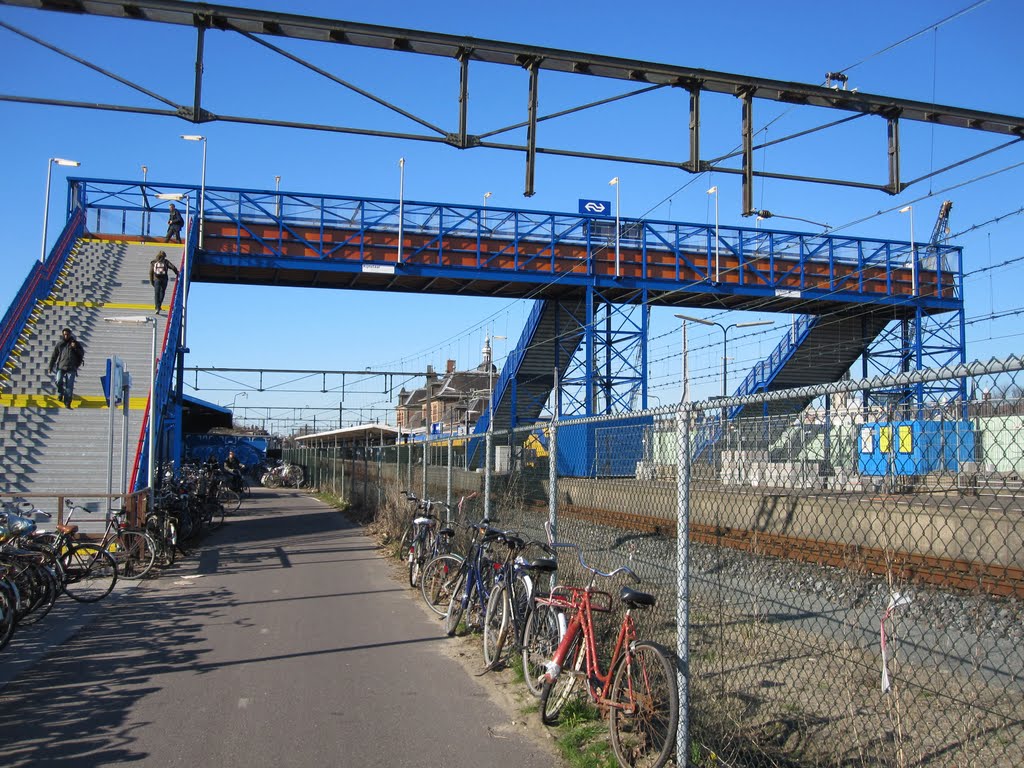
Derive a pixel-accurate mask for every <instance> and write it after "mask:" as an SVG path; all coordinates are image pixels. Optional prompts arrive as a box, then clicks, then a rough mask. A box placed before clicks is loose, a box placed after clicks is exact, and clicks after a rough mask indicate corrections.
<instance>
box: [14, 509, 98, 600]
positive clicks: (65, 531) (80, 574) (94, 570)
mask: <svg viewBox="0 0 1024 768" xmlns="http://www.w3.org/2000/svg"><path fill="white" fill-rule="evenodd" d="M65 506H66V507H68V510H69V512H68V516H67V520H66V521H65V523H64V524H63V525H57V526H56V533H43V534H36V535H35V536H34V537H32V538H31V539H30V540H29V541H31V542H35V543H43V544H46V545H47V546H49V547H50V549H52V551H53V553H54V555H55V556H56V559H57V560H59V569H58V572H57V577H58V579H59V581H60V582H61V583H60V586H61V589H62V590H63V591H64V593H65V594H67V596H68V597H70V598H71V599H72V600H77V601H78V602H80V603H95V602H97V601H98V600H102V599H103V598H104V597H106V596H107V595H109V594H110V593H111V591H112V590H113V589H114V585H115V584H116V583H117V563H116V562H115V560H114V557H113V555H111V554H110V553H109V552H107V551H106V549H104V548H103V547H102V546H101V545H99V544H96V543H93V542H88V541H79V540H78V539H77V538H76V536H77V534H78V526H77V525H71V524H70V522H71V518H72V516H73V515H74V513H75V510H76V509H82V507H75V505H74V503H73V502H72V501H71V500H70V499H68V500H67V501H65Z"/></svg>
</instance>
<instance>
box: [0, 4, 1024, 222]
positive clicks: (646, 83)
mask: <svg viewBox="0 0 1024 768" xmlns="http://www.w3.org/2000/svg"><path fill="white" fill-rule="evenodd" d="M0 5H12V6H24V7H29V8H35V9H39V10H44V11H64V12H71V13H77V14H89V15H95V16H102V17H108V18H119V19H130V20H134V21H141V22H155V23H160V24H169V25H177V26H188V27H193V28H194V29H195V30H196V46H195V72H196V75H195V80H194V87H193V92H192V96H191V103H190V104H186V103H182V102H180V101H178V100H175V99H173V98H169V97H167V96H164V95H162V94H158V93H156V92H154V91H153V90H151V89H149V88H146V87H144V86H142V85H140V84H137V83H134V82H132V81H131V80H130V79H128V78H127V77H125V76H122V75H119V74H116V73H113V72H109V71H107V70H105V69H103V68H102V67H99V66H97V65H96V64H93V63H90V62H88V61H86V60H84V59H82V58H81V57H78V56H76V55H74V54H72V53H70V52H67V51H64V50H62V49H61V48H59V47H58V46H56V45H53V44H51V43H48V42H46V41H43V40H41V39H39V38H37V37H35V36H33V35H31V34H29V33H28V32H25V31H23V30H21V29H18V28H16V27H14V26H12V25H10V24H7V23H5V22H0V27H2V28H4V29H6V30H7V31H9V32H11V33H13V34H16V35H19V36H21V37H23V38H25V39H27V40H30V41H31V42H34V43H36V44H38V45H41V46H43V47H46V48H48V49H50V50H51V51H53V52H54V53H56V54H58V55H60V56H64V57H66V58H69V59H71V60H72V61H75V62H76V63H78V64H80V65H82V66H85V67H87V68H89V69H91V70H92V71H94V72H98V73H99V74H101V75H103V76H106V77H108V78H111V79H113V80H115V81H116V82H118V83H120V84H121V85H124V86H126V87H127V88H129V89H131V90H132V91H133V92H134V93H136V94H139V93H141V94H143V95H144V96H146V97H148V98H150V99H152V100H153V102H154V103H155V104H156V106H139V105H134V104H106V103H101V102H99V101H97V100H88V99H86V100H82V101H72V100H67V99H55V98H52V97H45V96H27V95H16V94H0V101H9V102H17V103H25V104H45V105H50V106H63V107H76V108H83V109H98V110H108V111H117V112H126V113H136V114H147V115H157V116H166V117H173V118H176V119H181V120H186V121H188V122H190V123H197V124H198V123H206V122H214V121H223V122H233V123H247V124H250V125H264V126H276V127H286V128H302V129H308V130H316V131H329V132H336V133H347V134H358V135H368V136H377V137H387V138H398V139H407V140H414V141H424V142H433V143H440V144H446V145H449V146H452V147H455V148H458V149H475V148H489V149H500V150H506V151H515V152H523V153H524V154H525V158H526V178H525V187H524V194H525V195H526V196H527V197H529V196H532V195H533V194H534V192H535V168H536V158H537V156H538V155H541V154H549V155H557V156H565V157H577V158H586V159H595V160H606V161H614V162H617V163H631V164H639V165H649V166H661V167H666V168H675V169H678V170H683V171H686V172H689V173H703V172H705V171H714V172H716V173H725V174H733V175H739V176H740V177H741V179H742V206H741V211H742V213H743V215H745V216H749V215H753V214H754V213H756V212H757V211H755V209H754V205H753V200H754V188H753V186H754V179H755V178H757V177H760V178H774V179H781V180H787V181H798V182H814V183H823V184H832V185H840V186H847V187H855V188H861V189H869V190H876V191H882V192H886V193H888V194H890V195H895V194H898V193H900V192H901V191H903V190H904V189H906V188H907V187H909V186H911V185H913V184H917V183H919V182H921V181H924V180H926V179H929V178H932V177H934V176H936V175H938V174H941V173H944V172H945V171H947V170H950V169H952V168H955V167H957V166H959V165H962V164H963V163H964V162H966V161H968V160H974V159H977V158H979V157H981V156H983V155H986V154H989V153H991V152H995V151H998V150H1000V149H1002V148H1004V147H1006V146H1009V145H1010V144H1013V143H1016V142H1018V141H1020V140H1021V139H1022V138H1024V118H1021V117H1015V116H1009V115H1001V114H996V113H991V112H984V111H980V110H972V109H964V108H961V107H951V106H942V105H938V104H930V103H926V102H918V101H913V100H908V99H900V98H893V97H889V96H880V95H876V94H869V93H864V92H858V91H856V90H850V91H847V90H845V89H843V90H839V89H837V88H833V87H827V86H822V85H809V84H802V83H794V82H788V81H781V80H771V79H767V78H760V77H751V76H746V75H736V74H730V73H724V72H715V71H710V70H704V69H695V68H690V67H681V66H675V65H669V64H660V63H656V62H648V61H641V60H634V59H625V58H619V57H612V56H601V55H596V54H589V53H581V52H576V51H566V50H560V49H554V48H545V47H540V46H533V45H525V44H518V43H506V42H500V41H495V40H487V39H483V38H473V37H461V36H456V35H448V34H443V33H433V32H424V31H420V30H412V29H402V28H397V27H384V26H378V25H372V24H359V23H353V22H347V21H341V20H333V19H325V18H318V17H310V16H300V15H297V14H289V13H278V12H271V11H261V10H254V9H247V8H237V7H232V6H223V5H215V4H207V3H203V4H199V5H197V4H196V3H193V2H185V1H184V0H138V1H137V2H131V3H125V2H122V1H121V0H0ZM208 31H214V32H218V31H219V32H229V33H234V34H236V35H239V36H242V37H244V38H246V39H247V40H249V41H251V42H252V43H254V44H256V45H259V46H262V47H263V48H265V49H267V50H269V51H271V52H273V53H274V54H276V55H278V56H280V57H281V58H283V59H287V60H289V61H291V62H292V63H294V64H298V65H299V66H302V67H305V68H306V69H307V70H309V71H311V72H312V73H314V74H315V75H317V76H320V77H323V78H326V79H327V80H329V81H331V82H332V83H334V84H336V85H339V86H341V87H343V88H346V89H348V90H349V91H352V92H353V93H356V94H358V95H359V96H360V97H362V98H365V99H366V100H368V101H371V102H373V103H374V104H376V105H378V106H381V107H384V108H385V111H386V112H388V113H390V115H399V116H400V117H401V118H402V119H403V120H406V121H408V122H409V123H410V124H411V125H412V126H413V129H414V130H415V131H419V132H413V131H396V130H392V129H390V128H389V129H385V128H383V127H373V126H370V127H362V126H360V127H357V126H342V125H330V124H323V123H313V122H304V121H302V120H296V119H294V116H293V115H291V114H289V115H288V119H284V118H267V117H264V116H262V112H260V116H256V115H229V114H223V113H218V112H216V111H214V110H211V109H208V108H207V107H205V106H204V105H203V86H204V58H205V52H206V47H207V45H208V44H209V42H210V40H209V39H208V36H207V34H206V33H207V32H208ZM273 38H285V39H289V38H290V39H298V40H306V41H315V42H320V43H329V44H336V45H345V46H351V47H354V48H357V49H360V48H369V49H377V50H386V51H393V52H399V53H405V54H419V55H427V56H435V57H443V58H448V59H451V60H453V61H455V62H457V64H458V67H459V89H458V97H457V98H458V104H457V105H456V106H457V109H456V113H457V114H458V125H457V126H448V127H441V126H439V125H435V124H434V123H433V122H431V121H430V120H428V119H426V118H424V117H422V116H419V115H416V114H414V113H413V112H411V111H410V110H406V109H403V108H402V107H400V106H398V105H397V104H393V103H391V102H389V101H388V100H386V99H385V98H383V97H381V96H378V95H376V94H374V93H372V92H370V91H369V90H367V89H364V88H361V87H360V86H359V85H357V84H355V83H353V82H350V81H348V80H346V79H344V78H342V77H339V76H338V75H336V74H334V73H332V72H329V71H327V70H326V69H324V68H322V67H320V66H318V65H315V64H313V63H311V62H309V61H306V60H304V59H302V58H300V57H299V56H297V55H296V54H294V53H292V52H289V51H287V50H285V49H283V48H281V47H279V46H278V45H275V44H273V43H271V42H270V39H273ZM131 63H132V62H126V64H131ZM474 63H486V64H492V65H503V66H511V67H515V68H519V69H523V70H525V71H526V73H527V83H526V88H527V94H528V98H527V109H526V114H525V115H524V119H523V120H522V121H521V122H518V123H515V124H512V125H507V126H496V127H491V128H489V129H486V130H482V131H477V132H472V131H470V113H469V104H470V101H469V80H470V66H471V64H474ZM416 65H417V62H413V63H412V67H410V71H411V72H415V67H416ZM139 66H147V65H146V64H145V63H140V65H139ZM371 66H372V64H371ZM548 71H551V72H558V73H564V74H572V75H585V76H587V77H598V78H603V79H609V80H615V81H624V82H628V83H631V84H639V85H638V87H633V88H632V89H631V90H629V91H626V92H624V93H621V94H618V95H614V96H611V97H608V98H603V99H600V100H599V101H595V102H591V103H587V104H581V105H577V106H574V107H571V108H568V109H564V110H560V111H559V112H556V113H553V114H549V115H543V114H540V112H539V98H540V93H541V81H540V75H541V73H542V72H548ZM486 72H487V70H486V68H484V74H486ZM664 88H673V89H679V90H680V91H683V92H685V93H686V95H687V98H688V102H689V157H688V158H686V159H680V158H678V157H669V158H658V157H635V156H623V155H620V154H616V153H615V152H614V151H611V150H605V151H602V152H584V151H581V150H577V149H574V148H572V147H547V146H543V145H541V144H539V142H538V133H539V128H540V126H541V124H542V123H544V122H545V121H550V120H555V119H558V118H562V117H565V116H567V115H572V114H576V113H580V112H583V111H586V110H592V109H595V108H598V107H601V106H604V105H606V104H609V103H612V102H616V101H621V100H624V99H633V100H635V101H636V106H637V109H638V110H640V109H642V107H643V103H642V101H639V100H638V97H641V96H643V95H644V94H647V93H650V92H652V91H656V90H659V89H664ZM704 94H720V95H727V96H731V97H733V98H736V99H739V100H741V102H742V103H741V124H740V127H739V130H738V134H739V137H740V142H739V144H740V146H741V149H740V150H739V151H738V152H735V153H729V154H726V155H723V156H720V157H716V158H710V159H705V158H702V156H701V155H702V151H701V131H700V126H701V110H702V96H703V95H704ZM435 101H436V100H435ZM759 101H760V102H777V103H783V104H787V105H791V106H792V107H793V108H815V107H817V108H825V109H833V110H839V111H840V112H843V113H846V114H845V116H843V117H841V118H839V119H837V120H834V121H831V122H828V123H825V124H822V125H818V126H816V127H813V128H810V129H808V130H802V131H799V132H797V133H795V134H792V135H790V136H785V137H780V138H777V139H773V140H772V142H771V144H772V145H778V144H781V143H783V142H788V141H793V140H796V139H799V138H801V137H803V136H806V135H808V134H811V133H815V132H818V131H824V130H829V129H832V128H835V127H837V126H839V125H842V124H845V123H847V122H850V121H855V120H858V119H860V118H862V117H875V118H877V119H880V120H883V121H884V123H885V129H886V146H885V152H886V163H887V167H888V179H887V180H886V181H885V182H884V183H883V182H870V181H864V180H856V179H847V178H828V177H814V176H805V175H801V174H797V173H786V172H768V171H764V170H758V169H756V168H755V164H754V152H755V151H756V150H758V149H761V148H762V146H764V145H758V144H755V143H754V135H755V132H756V131H755V107H756V105H757V103H758V102H759ZM258 106H259V107H260V110H262V109H263V108H265V106H266V102H265V100H264V99H262V98H261V99H260V100H259V105H258ZM290 106H291V105H290ZM390 115H389V116H390ZM665 119H666V118H664V117H663V116H660V115H659V113H658V111H657V110H655V109H652V110H651V112H650V114H649V115H641V114H638V115H637V122H638V123H639V124H650V125H658V124H662V123H663V121H664V120H665ZM902 121H911V122H920V123H926V124H929V125H942V126H949V127H953V128H961V129H969V130H973V131H981V132H988V133H994V134H997V135H1002V136H1005V137H1008V141H1006V142H1004V143H1002V144H1000V145H997V146H994V147H988V148H986V149H984V150H982V151H981V152H980V153H977V154H975V155H973V156H971V157H969V158H966V159H961V160H959V161H956V162H954V163H951V164H949V165H947V166H945V167H942V168H939V169H937V170H933V171H931V172H929V173H927V174H925V175H923V176H920V177H919V178H916V179H912V180H910V181H905V180H904V179H903V178H902V176H901V170H900V154H901V148H900V126H901V122H902ZM383 124H386V123H382V125H383ZM522 129H525V137H526V140H525V143H508V142H503V141H496V140H494V139H495V137H500V136H501V135H502V134H506V133H510V132H516V131H521V130H522ZM737 157H738V158H739V161H738V165H737V164H735V163H734V164H727V163H728V161H730V160H735V159H736V158H737ZM858 165H860V166H861V167H864V166H867V165H868V163H859V164H858Z"/></svg>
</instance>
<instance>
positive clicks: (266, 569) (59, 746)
mask: <svg viewBox="0 0 1024 768" xmlns="http://www.w3.org/2000/svg"><path fill="white" fill-rule="evenodd" d="M242 512H243V513H245V514H244V516H242V517H235V518H229V523H228V525H226V526H225V527H224V528H222V529H221V530H219V531H216V532H214V533H213V534H211V535H210V536H209V537H208V538H207V539H206V541H205V542H204V543H203V544H202V545H201V546H200V547H199V548H198V549H197V550H196V551H195V552H194V553H192V554H191V556H190V557H189V558H186V559H185V560H183V561H180V562H179V564H178V565H175V566H174V567H173V568H171V569H167V570H165V571H164V572H163V573H161V574H160V576H159V577H158V578H156V579H152V580H146V581H144V582H143V583H141V584H138V585H135V584H132V583H130V582H124V583H119V585H118V588H117V589H116V591H115V594H113V595H111V596H110V598H108V599H107V600H105V601H104V602H103V603H100V604H97V605H96V606H92V607H88V608H85V609H83V608H82V607H81V606H78V605H77V604H74V603H72V602H71V601H69V600H68V599H67V598H63V597H62V598H61V600H60V601H59V602H58V604H57V606H55V609H54V612H53V614H51V615H50V616H47V617H46V618H45V619H44V620H43V621H42V622H40V623H39V624H38V625H36V626H34V627H28V628H25V629H24V630H23V631H19V632H18V633H17V634H16V635H15V637H14V638H13V640H12V642H11V644H10V645H9V646H8V648H7V649H6V650H4V651H2V652H0V732H2V733H3V734H4V735H3V737H2V739H0V766H6V767H10V768H13V767H14V766H75V767H76V768H81V767H85V766H101V765H103V766H106V765H137V766H189V767H190V768H199V767H201V766H202V767H207V766H209V767H210V768H221V767H224V768H230V767H232V766H245V767H246V768H251V767H253V766H389V767H390V768H398V767H403V766H445V768H460V767H461V766H465V767H466V768H470V767H471V768H480V767H481V766H505V765H510V766H511V765H514V766H516V767H517V768H534V767H539V766H555V765H559V761H558V759H557V758H556V757H555V756H554V752H553V749H552V747H551V745H550V743H545V742H544V741H543V739H540V738H537V736H536V733H535V731H534V730H533V729H530V728H525V727H523V725H522V722H521V721H522V720H524V715H522V714H520V713H517V712H515V711H514V710H512V709H511V708H510V707H508V706H507V705H503V704H502V702H501V701H499V700H498V699H497V698H496V697H495V695H494V691H493V686H492V684H491V683H490V681H489V680H488V679H487V678H486V677H485V678H476V677H474V676H473V675H472V674H471V670H469V669H467V666H466V664H464V663H463V662H460V661H459V659H458V658H457V656H458V653H456V652H453V647H455V646H454V645H453V644H454V643H456V641H452V640H450V639H448V638H446V637H444V635H443V632H442V631H441V624H440V621H438V620H437V618H436V617H434V618H431V617H430V614H429V613H428V612H427V611H426V609H425V608H424V607H423V606H421V605H420V604H418V603H417V601H418V600H419V598H418V596H417V595H416V594H414V593H413V592H412V591H411V590H410V589H409V588H408V586H407V584H403V583H402V582H401V581H400V580H399V579H398V578H397V575H398V574H396V569H395V567H394V561H389V560H387V559H385V558H383V557H382V556H381V554H380V552H379V551H378V549H377V546H376V543H375V541H374V540H373V539H371V538H370V537H368V536H366V535H365V533H364V532H363V530H362V529H361V528H360V527H358V526H356V525H354V524H352V523H351V522H349V521H348V520H347V519H346V518H345V517H344V516H343V515H342V514H341V513H339V512H337V511H334V510H331V509H330V508H328V507H327V506H325V505H323V504H322V503H320V502H319V501H317V500H316V499H314V498H311V497H308V496H306V495H304V494H302V493H298V492H291V491H275V492H270V491H266V490H264V489H258V492H257V496H256V498H254V499H253V500H251V501H247V502H245V504H244V505H243V509H242ZM531 717H534V718H536V717H537V716H536V714H533V715H531ZM517 721H520V722H517Z"/></svg>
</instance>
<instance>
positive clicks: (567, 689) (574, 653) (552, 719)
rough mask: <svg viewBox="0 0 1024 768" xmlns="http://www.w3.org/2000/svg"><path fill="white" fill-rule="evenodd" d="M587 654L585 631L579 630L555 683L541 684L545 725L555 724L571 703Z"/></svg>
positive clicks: (541, 702) (542, 716) (542, 711)
mask: <svg viewBox="0 0 1024 768" xmlns="http://www.w3.org/2000/svg"><path fill="white" fill-rule="evenodd" d="M586 655H587V648H586V643H584V642H583V633H582V632H577V633H576V637H575V638H573V641H572V645H570V646H569V652H568V653H567V654H566V655H565V659H566V662H567V663H566V664H565V665H564V666H563V667H562V670H561V672H559V674H558V677H557V678H556V679H555V681H554V682H553V683H548V682H545V683H543V684H542V685H541V689H540V719H541V722H543V723H544V725H554V724H555V723H557V722H558V715H559V713H561V711H562V710H563V709H564V708H565V705H566V704H568V703H569V699H571V698H572V695H573V691H574V690H575V689H576V683H577V681H578V680H579V679H580V671H581V670H582V669H583V664H584V660H585V658H586ZM570 659H571V661H570Z"/></svg>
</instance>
